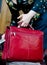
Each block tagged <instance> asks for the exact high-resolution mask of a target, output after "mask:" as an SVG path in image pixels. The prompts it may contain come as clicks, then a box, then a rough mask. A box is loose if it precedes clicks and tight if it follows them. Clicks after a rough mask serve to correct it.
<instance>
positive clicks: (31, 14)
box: [28, 10, 36, 19]
mask: <svg viewBox="0 0 47 65" xmlns="http://www.w3.org/2000/svg"><path fill="white" fill-rule="evenodd" d="M35 15H36V12H35V11H33V10H30V11H29V12H28V16H29V18H30V19H31V18H32V17H33V16H35Z"/></svg>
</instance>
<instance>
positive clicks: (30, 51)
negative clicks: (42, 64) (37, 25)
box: [2, 27, 44, 61]
mask: <svg viewBox="0 0 47 65" xmlns="http://www.w3.org/2000/svg"><path fill="white" fill-rule="evenodd" d="M43 35H44V34H43V32H41V31H38V30H31V29H27V28H17V27H10V29H8V28H7V30H6V36H5V38H6V42H5V43H4V50H3V53H2V59H4V60H11V61H42V60H43Z"/></svg>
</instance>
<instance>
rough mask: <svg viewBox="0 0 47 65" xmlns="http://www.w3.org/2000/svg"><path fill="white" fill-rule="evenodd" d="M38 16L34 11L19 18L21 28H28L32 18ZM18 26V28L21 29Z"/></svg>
mask: <svg viewBox="0 0 47 65" xmlns="http://www.w3.org/2000/svg"><path fill="white" fill-rule="evenodd" d="M35 14H36V12H34V11H32V10H31V11H30V12H29V13H27V14H22V15H20V16H19V17H18V19H20V21H18V24H19V26H22V27H27V26H28V25H29V22H30V20H31V19H32V17H33V16H34V15H35ZM19 26H18V27H19Z"/></svg>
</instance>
